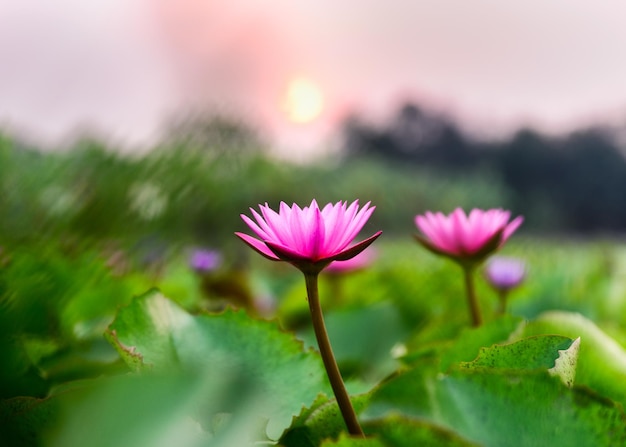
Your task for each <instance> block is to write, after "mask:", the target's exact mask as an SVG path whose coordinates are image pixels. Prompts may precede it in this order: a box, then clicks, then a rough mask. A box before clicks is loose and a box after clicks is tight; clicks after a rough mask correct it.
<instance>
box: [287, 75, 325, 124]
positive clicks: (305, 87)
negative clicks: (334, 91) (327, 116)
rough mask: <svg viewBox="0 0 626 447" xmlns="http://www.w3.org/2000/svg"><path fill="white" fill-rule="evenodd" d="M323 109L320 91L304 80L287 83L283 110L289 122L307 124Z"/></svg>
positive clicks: (293, 80) (312, 83)
mask: <svg viewBox="0 0 626 447" xmlns="http://www.w3.org/2000/svg"><path fill="white" fill-rule="evenodd" d="M323 108H324V97H323V95H322V91H321V90H320V88H319V87H318V86H317V84H315V83H314V82H312V81H310V80H309V79H306V78H294V79H292V80H291V81H289V84H288V85H287V91H286V92H285V97H284V100H283V110H284V111H285V113H286V115H287V118H288V119H289V121H292V122H294V123H309V122H311V121H313V120H314V119H315V118H317V117H318V116H319V115H320V114H321V113H322V110H323Z"/></svg>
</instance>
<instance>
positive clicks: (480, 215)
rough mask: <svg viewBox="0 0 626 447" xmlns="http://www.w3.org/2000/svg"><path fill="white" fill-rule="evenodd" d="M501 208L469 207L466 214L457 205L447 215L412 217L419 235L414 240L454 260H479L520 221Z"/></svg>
mask: <svg viewBox="0 0 626 447" xmlns="http://www.w3.org/2000/svg"><path fill="white" fill-rule="evenodd" d="M510 217H511V213H510V212H509V211H504V210H502V209H490V210H487V211H484V210H480V209H473V210H472V211H471V212H470V213H469V215H466V214H465V212H464V211H463V210H462V209H461V208H457V209H455V210H454V211H453V212H452V213H451V214H450V215H448V216H446V215H444V214H442V213H439V212H438V213H431V212H430V211H427V212H426V213H425V214H424V215H418V216H416V217H415V224H416V225H417V227H418V228H419V229H420V230H421V232H422V234H423V236H421V235H418V236H416V238H417V240H418V241H419V242H420V243H421V244H422V245H424V246H425V247H426V248H428V249H429V250H431V251H433V252H435V253H437V254H440V255H444V256H448V257H451V258H453V259H455V260H456V261H458V262H463V263H465V262H470V263H472V262H480V261H482V260H484V259H485V258H486V257H487V256H489V255H490V254H491V253H492V252H494V251H495V250H497V249H498V248H499V247H500V246H502V244H504V242H505V241H506V240H507V239H508V238H509V237H510V236H511V234H513V232H515V230H517V228H518V227H519V226H520V225H521V224H522V222H523V221H524V218H523V217H522V216H518V217H516V218H515V219H513V220H512V221H511V222H509V218H510Z"/></svg>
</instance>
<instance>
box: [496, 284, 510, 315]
mask: <svg viewBox="0 0 626 447" xmlns="http://www.w3.org/2000/svg"><path fill="white" fill-rule="evenodd" d="M508 295H509V291H508V290H506V289H501V290H499V291H498V299H499V300H500V306H499V307H498V315H504V314H505V313H506V304H507V298H508Z"/></svg>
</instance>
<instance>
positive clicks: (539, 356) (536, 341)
mask: <svg viewBox="0 0 626 447" xmlns="http://www.w3.org/2000/svg"><path fill="white" fill-rule="evenodd" d="M572 342H573V340H572V339H571V338H567V337H562V336H559V335H545V336H537V337H530V338H526V339H523V340H520V341H518V342H515V343H508V344H501V345H500V344H498V345H493V346H490V347H489V348H481V350H480V352H479V353H478V357H476V359H475V360H473V361H472V362H463V363H461V365H460V367H461V368H469V369H478V368H482V369H485V368H498V369H520V370H524V369H528V370H532V369H544V370H548V369H550V368H554V363H555V361H556V359H557V358H559V351H562V350H566V349H568V348H569V347H570V346H571V345H572Z"/></svg>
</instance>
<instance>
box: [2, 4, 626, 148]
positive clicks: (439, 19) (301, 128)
mask: <svg viewBox="0 0 626 447" xmlns="http://www.w3.org/2000/svg"><path fill="white" fill-rule="evenodd" d="M625 19H626V2H623V0H599V1H598V0H524V1H515V2H513V1H508V2H504V1H501V0H388V1H386V2H381V1H379V0H341V1H338V2H337V1H330V0H247V1H246V0H222V1H211V0H89V1H85V0H47V1H41V0H0V125H3V126H4V127H8V128H10V129H13V130H17V131H21V132H27V133H28V134H29V135H32V136H34V137H36V138H41V139H44V140H46V141H58V139H59V138H61V137H63V136H65V135H67V134H68V133H71V132H76V131H81V130H83V129H96V130H98V131H101V132H103V133H104V134H106V135H108V136H110V137H111V138H112V139H113V140H114V141H119V142H127V143H141V142H145V141H150V139H151V138H154V137H155V136H156V135H158V133H159V132H160V131H161V130H162V129H163V128H164V123H166V122H167V120H168V119H169V118H170V117H172V116H174V115H176V114H177V113H181V111H184V110H188V109H190V108H201V107H204V106H210V107H211V108H213V109H217V110H219V111H222V112H232V113H237V114H241V115H242V116H245V117H247V118H248V119H250V120H252V121H255V122H256V123H258V124H259V125H261V126H262V128H263V129H264V131H265V132H266V133H267V134H268V136H269V137H270V138H274V139H276V141H282V144H287V145H288V144H289V141H290V140H289V138H291V137H293V138H296V137H297V135H299V134H302V135H306V136H307V138H309V139H311V138H313V139H316V138H318V139H320V140H323V139H324V138H326V137H327V135H328V134H330V133H331V132H332V129H333V128H334V127H335V125H336V123H337V122H338V120H340V119H341V118H342V117H343V116H345V114H346V113H348V112H349V111H351V110H357V111H358V112H359V113H361V114H364V115H366V116H371V117H373V118H377V119H384V117H386V116H389V115H390V113H391V112H392V110H393V108H394V107H395V106H397V104H398V102H399V101H401V100H403V99H405V98H412V99H415V100H416V101H420V102H423V103H425V104H428V105H430V106H432V107H434V108H435V109H437V110H441V111H446V112H448V113H450V114H452V115H453V116H455V117H457V118H458V119H460V120H461V121H462V122H463V123H464V124H465V125H466V126H470V127H471V128H472V129H475V130H478V131H481V132H487V133H495V134H497V133H499V132H502V131H510V130H512V129H514V128H515V127H517V126H521V125H528V124H530V125H534V126H538V127H540V128H541V129H544V130H550V131H558V130H565V129H568V128H570V127H571V126H574V125H580V124H585V123H588V122H591V121H596V120H612V121H613V122H619V121H620V120H621V117H622V116H625V115H626V114H625V112H626V82H625V80H626V57H625V56H626V26H624V20H625ZM296 76H300V77H306V78H308V79H310V80H311V81H312V82H314V83H316V84H317V85H318V86H319V88H320V91H321V92H322V94H323V97H324V106H325V107H324V109H323V112H322V115H321V116H320V117H319V118H318V119H316V120H315V121H314V122H312V123H309V124H306V125H301V124H299V125H295V124H293V123H290V122H289V120H288V119H287V118H286V117H285V116H284V113H283V112H282V110H281V100H282V99H281V98H282V97H283V95H284V91H285V89H286V86H287V84H288V82H289V80H290V79H293V78H294V77H296ZM293 141H296V139H294V140H293Z"/></svg>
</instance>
